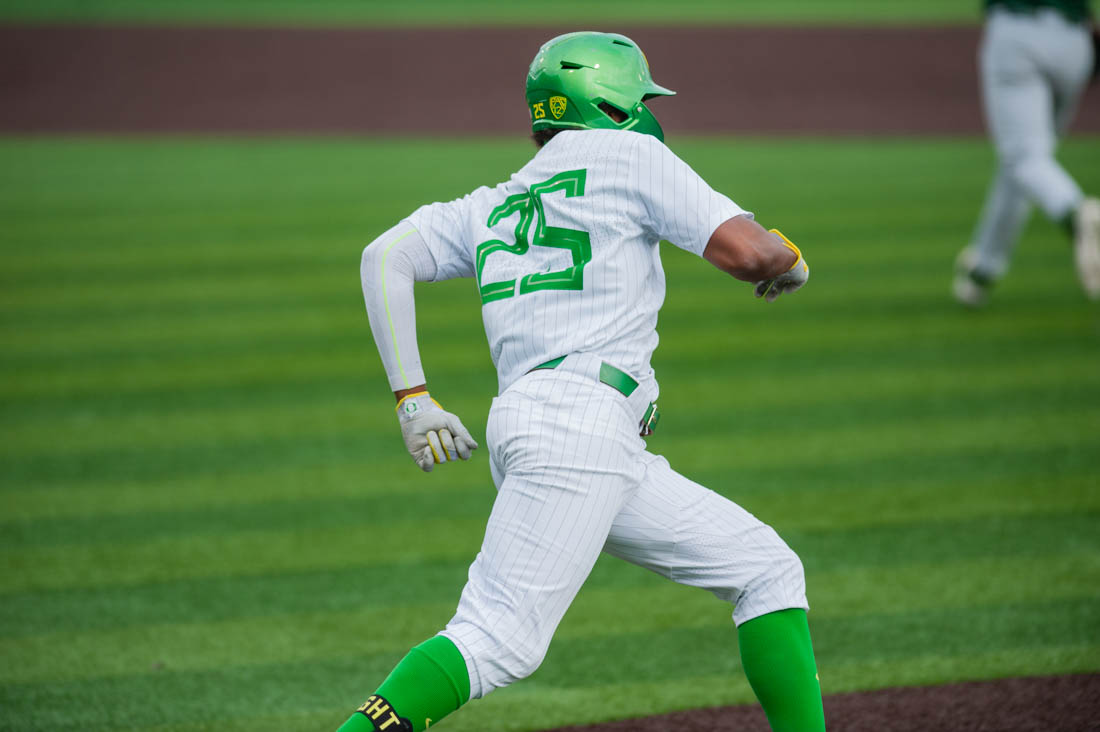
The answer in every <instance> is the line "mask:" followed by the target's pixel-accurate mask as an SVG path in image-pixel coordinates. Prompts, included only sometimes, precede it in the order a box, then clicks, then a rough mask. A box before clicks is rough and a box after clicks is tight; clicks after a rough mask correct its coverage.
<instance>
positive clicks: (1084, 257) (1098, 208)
mask: <svg viewBox="0 0 1100 732" xmlns="http://www.w3.org/2000/svg"><path fill="white" fill-rule="evenodd" d="M1073 262H1074V264H1075V265H1077V276H1078V277H1079V278H1080V279H1081V287H1083V288H1084V289H1085V294H1086V295H1088V297H1089V299H1090V300H1100V199H1096V198H1086V199H1085V200H1084V201H1082V202H1081V205H1080V206H1078V207H1077V212H1076V213H1075V214H1074V236H1073Z"/></svg>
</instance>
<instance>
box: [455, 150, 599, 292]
mask: <svg viewBox="0 0 1100 732" xmlns="http://www.w3.org/2000/svg"><path fill="white" fill-rule="evenodd" d="M585 174H586V171H585V170H584V169H581V170H567V171H565V172H564V173H558V174H557V175H555V176H554V177H553V178H551V179H549V180H545V181H543V182H542V183H536V184H535V185H533V186H531V190H530V191H528V192H526V193H517V194H515V195H513V196H508V198H506V199H504V203H502V204H500V205H499V206H497V207H496V208H494V209H493V211H492V213H490V214H489V220H488V225H489V227H490V228H492V227H493V226H495V225H496V224H498V223H500V222H501V221H502V220H504V219H506V218H509V217H510V216H517V215H518V216H519V220H518V221H517V222H516V229H515V239H516V243H515V244H507V243H505V242H503V241H501V240H500V239H490V240H489V241H486V242H482V243H481V244H479V245H478V247H477V283H478V287H479V288H480V290H481V303H482V304H483V305H484V304H485V303H489V302H492V301H493V300H503V299H505V298H508V297H512V296H513V295H515V294H517V293H516V290H517V287H516V281H515V280H503V281H501V282H482V280H481V273H482V271H483V270H484V269H485V260H486V259H488V258H489V255H490V254H492V253H493V252H509V253H511V254H515V255H519V256H522V255H524V254H526V253H527V251H528V249H529V248H530V247H531V246H536V247H555V248H558V249H568V250H569V251H570V252H571V253H572V254H573V265H572V266H570V267H566V268H565V269H562V270H558V271H556V272H540V273H535V274H529V275H524V276H523V277H521V278H520V280H519V287H518V290H519V293H518V294H520V295H525V294H527V293H528V292H535V291H536V290H581V289H584V265H586V264H588V263H589V262H590V261H592V243H591V241H590V240H589V237H588V232H587V231H578V230H577V229H562V228H560V227H557V226H547V225H546V216H545V215H544V213H543V208H542V196H543V195H544V194H546V193H553V192H555V191H564V192H565V197H566V198H572V197H573V196H583V195H584V182H585ZM536 214H537V216H538V223H537V224H536V225H535V233H534V236H531V222H532V221H533V220H534V219H535V217H536Z"/></svg>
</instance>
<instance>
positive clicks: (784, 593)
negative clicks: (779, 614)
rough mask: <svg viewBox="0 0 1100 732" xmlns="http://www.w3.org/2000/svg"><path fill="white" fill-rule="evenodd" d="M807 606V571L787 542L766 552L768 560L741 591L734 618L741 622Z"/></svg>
mask: <svg viewBox="0 0 1100 732" xmlns="http://www.w3.org/2000/svg"><path fill="white" fill-rule="evenodd" d="M792 607H806V572H805V570H804V569H803V567H802V560H801V559H799V558H798V555H797V554H795V553H794V551H792V550H791V548H790V547H788V546H787V545H786V544H783V543H781V542H780V543H779V544H778V545H777V546H775V547H773V548H772V549H771V550H770V551H769V559H768V561H767V562H766V563H765V564H764V565H763V566H762V567H761V568H760V572H759V573H758V574H757V575H756V576H755V577H754V578H753V579H752V581H751V582H749V583H748V584H747V585H746V586H745V587H744V588H743V590H742V592H741V595H740V597H738V599H737V601H736V607H735V609H734V618H735V619H737V620H738V622H742V621H743V620H746V619H748V618H751V617H755V616H757V615H762V614H764V613H769V612H775V611H777V610H785V609H787V608H792Z"/></svg>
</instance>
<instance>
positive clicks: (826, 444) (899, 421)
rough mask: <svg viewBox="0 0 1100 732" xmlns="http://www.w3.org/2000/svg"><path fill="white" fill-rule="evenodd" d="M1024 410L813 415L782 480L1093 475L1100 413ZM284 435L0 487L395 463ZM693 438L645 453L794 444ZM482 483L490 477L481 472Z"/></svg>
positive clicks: (746, 455) (735, 433) (734, 432)
mask: <svg viewBox="0 0 1100 732" xmlns="http://www.w3.org/2000/svg"><path fill="white" fill-rule="evenodd" d="M1025 407H1026V405H1009V406H1008V407H1005V408H1001V409H987V410H985V411H984V412H983V413H981V414H980V415H975V416H972V417H971V418H970V419H969V421H967V422H962V423H960V422H959V420H958V419H957V418H956V417H955V416H953V415H951V414H949V413H948V414H944V412H945V411H946V410H943V409H939V410H935V412H936V413H934V414H932V415H930V416H919V417H914V418H909V417H907V416H905V415H904V414H901V413H898V412H893V413H886V414H878V415H876V414H874V413H869V414H868V413H860V412H858V411H851V412H848V413H845V412H836V413H830V414H826V415H823V416H821V418H818V419H814V417H813V415H811V416H809V417H808V418H807V420H806V422H807V424H806V426H805V428H804V429H803V430H802V431H801V434H800V442H799V455H798V456H797V457H796V458H793V460H794V463H793V464H791V463H788V464H787V465H785V466H784V468H783V470H784V471H785V472H786V474H787V475H788V476H791V475H792V474H793V472H794V469H795V468H796V467H797V466H798V465H800V464H801V465H806V466H811V467H812V466H814V465H817V464H819V463H821V462H835V461H836V460H838V459H840V460H843V459H846V458H850V459H852V460H860V459H868V458H874V457H882V456H885V455H898V454H899V453H905V452H910V453H911V454H913V455H918V456H920V457H922V458H924V459H925V460H927V461H934V460H935V459H936V457H937V455H938V454H939V453H941V452H943V451H948V452H955V451H957V450H959V449H960V448H967V447H969V448H973V449H975V450H977V449H982V448H986V447H989V446H991V445H992V446H994V447H996V448H998V449H999V450H1002V451H1007V450H1010V449H1012V448H1014V447H1018V448H1022V449H1026V448H1029V447H1034V445H1035V441H1036V433H1037V432H1038V433H1039V434H1043V435H1044V438H1043V443H1042V444H1043V445H1044V446H1046V447H1048V448H1049V449H1051V450H1052V451H1057V450H1059V449H1061V450H1069V451H1072V452H1075V453H1079V454H1080V455H1081V456H1082V458H1083V459H1085V460H1087V461H1088V462H1090V463H1092V464H1094V465H1095V462H1096V461H1095V459H1093V460H1089V459H1088V458H1089V455H1090V454H1092V448H1093V446H1094V445H1095V438H1094V434H1093V432H1092V430H1093V429H1094V427H1095V425H1096V424H1097V423H1098V422H1100V406H1097V405H1090V404H1087V403H1086V404H1081V403H1075V404H1070V405H1067V406H1066V407H1065V408H1064V409H1062V410H1056V409H1052V410H1049V411H1046V410H1044V411H1035V410H1033V411H1031V412H1028V411H1026V409H1025ZM792 411H793V410H792ZM387 419H388V417H387ZM712 419H713V418H712ZM866 424H873V425H874V427H875V431H876V432H877V437H878V439H877V441H876V442H875V443H873V444H869V443H868V441H867V440H866V435H867V431H866V430H867V427H866ZM284 427H285V429H282V430H279V431H278V432H277V433H272V434H269V435H266V436H262V437H250V438H247V439H246V438H244V437H238V438H236V439H233V440H229V441H227V442H226V443H220V442H219V441H218V440H216V439H209V440H206V441H204V442H203V443H201V444H195V445H183V446H179V447H176V446H166V445H162V444H156V445H150V446H148V447H144V448H143V447H134V448H129V449H128V448H114V449H110V450H100V451H91V452H88V453H86V454H79V453H77V454H75V455H74V454H71V453H70V454H53V455H51V454H45V455H33V454H32V455H30V456H27V457H19V456H16V457H12V458H11V459H10V460H8V461H6V462H5V465H4V466H3V469H2V470H0V485H4V486H7V487H9V488H15V489H16V491H17V492H18V491H20V490H22V489H26V488H31V487H43V488H48V487H49V486H51V485H53V486H74V485H78V484H80V483H82V482H93V481H97V480H98V479H99V478H101V477H102V476H103V475H105V474H106V475H112V476H115V477H116V479H119V480H128V481H150V482H159V481H163V480H167V479H173V478H179V477H182V476H184V475H196V474H198V475H202V474H211V473H220V472H222V471H225V470H241V469H244V468H253V469H259V470H266V469H269V468H271V467H273V466H277V465H278V466H285V467H298V468H303V467H306V466H309V465H315V466H317V468H318V469H322V468H323V466H325V465H328V464H333V463H335V464H338V465H339V464H343V465H349V464H357V465H363V466H366V465H367V464H369V462H370V461H371V460H381V461H387V460H389V459H391V458H393V456H394V455H393V454H394V452H395V448H397V447H398V445H397V443H395V442H394V441H393V440H392V439H379V440H372V439H370V437H369V432H368V431H367V430H365V429H363V428H362V427H360V426H359V425H357V424H355V423H354V422H353V423H350V424H347V425H346V426H345V425H341V426H340V428H338V429H333V428H329V429H321V428H316V429H315V430H314V431H313V432H312V433H311V434H310V436H309V437H308V438H306V437H301V438H300V437H297V436H295V435H294V434H293V433H292V427H293V423H287V424H285V425H284ZM696 428H698V429H703V430H705V434H706V435H707V436H706V437H701V438H699V439H693V438H691V437H690V436H670V437H667V438H665V439H662V440H654V441H653V443H652V446H651V449H652V450H653V451H654V452H658V453H664V452H672V453H676V452H680V451H682V454H683V456H684V460H685V465H684V468H685V469H687V467H688V466H692V467H693V468H695V469H705V468H709V467H714V466H715V461H719V462H720V461H721V460H722V459H725V460H727V461H732V464H735V465H738V466H743V467H745V468H746V469H750V470H751V469H753V468H759V467H762V466H766V465H767V464H768V460H769V456H773V455H776V454H782V453H783V452H784V446H785V445H787V444H789V440H790V438H789V430H788V429H787V428H786V427H782V426H778V427H776V426H773V427H768V428H760V429H753V428H752V426H751V425H750V424H742V425H739V426H738V427H737V429H731V428H730V424H729V421H728V419H723V420H721V421H719V422H718V423H717V424H712V423H711V422H710V420H701V421H700V422H699V423H697V424H696ZM475 430H476V432H475V433H476V434H481V430H477V429H476V428H475ZM908 446H913V447H908ZM723 453H724V454H723ZM399 455H400V454H399ZM1094 457H1095V456H1094ZM452 467H454V466H452ZM462 469H466V470H475V469H476V468H475V467H473V466H469V467H466V468H462ZM367 476H368V472H367V471H365V472H364V474H363V480H364V482H366V481H369V480H370V479H369V478H368V477H367ZM481 476H482V478H483V479H484V478H485V477H486V476H485V474H484V471H482V473H481Z"/></svg>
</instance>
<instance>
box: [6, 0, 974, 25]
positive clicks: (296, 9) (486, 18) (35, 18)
mask: <svg viewBox="0 0 1100 732" xmlns="http://www.w3.org/2000/svg"><path fill="white" fill-rule="evenodd" d="M979 9H980V0H681V1H680V2H673V3H670V2H666V1H665V0H599V1H598V2H594V1H593V0H556V2H554V3H553V4H552V5H547V4H545V3H529V2H528V3H519V2H513V1H512V0H464V1H463V2H454V0H417V2H394V1H393V0H0V19H7V20H12V21H24V22H104V23H110V22H115V23H117V22H123V23H127V22H139V23H245V24H250V23H278V24H284V23H290V24H311V25H312V24H320V25H325V24H345V23H350V24H386V25H388V24H397V25H448V26H454V25H460V26H465V25H546V24H552V25H560V24H571V23H610V24H614V25H615V26H617V27H619V26H635V25H644V24H654V23H659V24H661V25H667V24H670V23H672V24H692V23H712V22H719V23H742V22H748V23H976V22H977V20H978V17H979Z"/></svg>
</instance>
